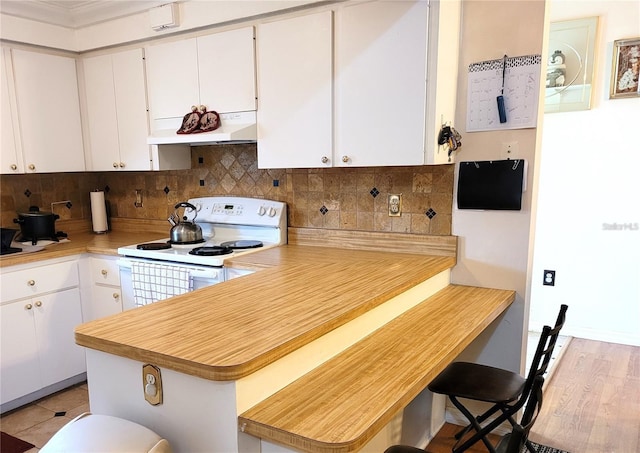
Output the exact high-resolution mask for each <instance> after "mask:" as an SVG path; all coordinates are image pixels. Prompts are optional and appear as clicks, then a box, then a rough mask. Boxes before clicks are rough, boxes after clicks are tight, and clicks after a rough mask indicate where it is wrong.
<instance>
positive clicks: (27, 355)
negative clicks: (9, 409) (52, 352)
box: [0, 300, 41, 404]
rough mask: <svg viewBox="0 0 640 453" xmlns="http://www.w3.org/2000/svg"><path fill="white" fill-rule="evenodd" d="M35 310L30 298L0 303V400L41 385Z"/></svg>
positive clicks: (3, 401) (28, 391)
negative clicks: (0, 383)
mask: <svg viewBox="0 0 640 453" xmlns="http://www.w3.org/2000/svg"><path fill="white" fill-rule="evenodd" d="M34 317H35V310H34V306H33V303H32V302H31V301H29V300H27V301H20V302H13V303H10V304H6V305H3V306H0V325H1V327H2V330H1V331H0V352H1V355H0V356H1V357H2V360H0V374H1V375H2V385H0V403H2V404H4V403H6V402H8V401H12V400H14V399H16V398H19V397H21V396H23V395H26V394H28V393H31V392H35V391H36V390H38V389H40V388H41V380H40V367H39V364H38V342H37V341H36V334H35V329H34V322H35V321H34Z"/></svg>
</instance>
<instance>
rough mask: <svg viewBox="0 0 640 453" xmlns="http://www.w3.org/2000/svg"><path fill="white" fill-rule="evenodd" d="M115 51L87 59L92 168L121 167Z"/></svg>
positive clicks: (101, 169)
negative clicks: (112, 55) (113, 54)
mask: <svg viewBox="0 0 640 453" xmlns="http://www.w3.org/2000/svg"><path fill="white" fill-rule="evenodd" d="M111 58H112V57H111V55H101V56H98V57H91V58H86V59H84V60H83V62H82V63H83V66H84V81H85V90H86V98H87V115H88V116H87V120H88V131H89V146H90V148H89V151H90V154H91V162H92V165H91V169H92V170H93V171H107V170H114V169H117V168H119V163H120V153H119V147H120V145H119V142H118V122H117V114H116V96H115V88H114V84H113V67H112V64H111Z"/></svg>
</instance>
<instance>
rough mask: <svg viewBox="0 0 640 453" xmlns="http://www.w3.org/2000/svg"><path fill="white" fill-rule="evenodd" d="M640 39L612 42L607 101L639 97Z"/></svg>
mask: <svg viewBox="0 0 640 453" xmlns="http://www.w3.org/2000/svg"><path fill="white" fill-rule="evenodd" d="M639 76H640V38H633V39H619V40H617V41H614V42H613V66H612V68H611V88H610V91H609V99H618V98H628V97H636V96H640V83H639V82H638V78H639Z"/></svg>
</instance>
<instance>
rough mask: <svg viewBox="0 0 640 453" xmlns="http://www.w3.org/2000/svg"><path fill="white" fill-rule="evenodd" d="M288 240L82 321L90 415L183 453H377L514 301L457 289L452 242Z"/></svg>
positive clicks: (504, 294)
mask: <svg viewBox="0 0 640 453" xmlns="http://www.w3.org/2000/svg"><path fill="white" fill-rule="evenodd" d="M289 239H290V244H289V245H287V246H282V247H278V248H274V249H268V250H264V251H261V252H257V253H253V254H251V255H249V256H247V257H245V258H237V259H235V260H231V261H230V263H228V264H229V265H230V266H232V267H233V266H236V267H241V268H245V269H247V268H250V269H252V270H256V271H257V272H255V273H253V274H251V275H248V276H244V277H241V278H238V279H234V280H230V281H227V282H225V283H223V284H220V285H215V286H213V287H208V288H203V289H200V290H197V291H194V292H191V293H188V294H185V295H182V296H177V297H174V298H171V299H168V300H165V301H161V302H157V303H155V304H151V305H147V306H144V307H140V308H138V309H135V310H130V311H126V312H123V313H121V314H118V315H115V316H112V317H108V318H104V319H100V320H96V321H92V322H90V323H87V324H83V325H81V326H79V327H78V328H77V329H76V342H77V343H78V344H80V345H82V346H85V347H86V348H87V350H86V355H87V369H88V380H89V396H90V407H91V410H92V411H93V412H95V413H103V414H110V415H115V416H119V417H123V418H126V419H129V420H133V421H136V422H138V423H141V424H143V425H145V426H148V427H149V428H151V429H153V430H154V431H156V432H158V433H160V434H161V435H163V436H164V437H165V438H167V439H168V440H169V442H170V443H171V444H172V446H173V448H174V450H175V451H177V452H198V451H216V452H217V451H219V452H231V451H236V452H238V451H243V452H245V451H255V452H258V451H262V452H265V451H291V450H290V448H293V449H295V450H302V451H313V452H316V451H318V452H319V451H368V450H370V451H374V450H377V451H380V447H381V446H384V445H386V444H387V443H388V442H389V439H391V437H390V434H389V433H390V431H389V430H390V429H392V428H393V426H394V425H393V423H390V422H392V421H393V420H397V417H398V416H402V412H403V411H402V409H403V408H405V406H407V405H408V404H410V403H411V401H412V400H413V399H414V398H415V397H416V396H418V394H419V393H420V392H421V390H422V389H423V388H424V387H426V384H427V383H428V381H429V380H430V379H431V378H433V376H434V375H435V373H437V372H438V371H440V370H441V369H443V368H444V366H446V364H447V363H448V362H450V361H451V360H453V359H455V357H456V356H457V355H458V354H459V353H460V352H461V351H462V350H463V349H464V348H465V347H466V346H467V345H468V344H469V343H471V341H473V339H474V338H475V337H476V336H477V335H478V334H479V333H480V332H481V331H482V330H483V329H485V328H486V327H487V326H488V325H489V324H491V323H492V322H494V321H496V320H498V319H499V318H500V315H501V314H502V312H503V311H504V310H506V308H507V307H508V306H509V305H510V304H511V303H512V302H513V300H514V296H515V295H514V292H513V291H504V290H492V289H485V288H471V287H459V286H455V285H449V281H450V276H449V272H450V269H451V268H452V267H453V266H454V265H455V246H454V247H453V251H452V253H439V254H438V255H428V254H427V255H425V254H423V255H420V254H416V253H412V254H410V253H391V252H390V251H385V252H381V251H373V250H353V249H351V250H349V249H344V248H335V247H314V246H309V245H304V244H305V240H304V238H303V237H297V238H296V235H295V234H294V235H293V236H292V234H291V232H290V238H289ZM292 239H294V240H293V241H292ZM453 240H454V244H455V238H453ZM296 242H297V243H296ZM328 243H329V245H331V241H330V240H329V241H328ZM416 250H419V249H416ZM422 250H428V247H427V248H423V249H422ZM496 322H499V321H496ZM394 337H395V341H390V339H392V338H394ZM383 344H386V345H387V346H388V347H387V348H386V349H385V348H380V347H379V346H380V345H383ZM403 350H404V351H403ZM374 351H377V352H376V353H375V354H374V353H373V352H374ZM408 357H415V360H411V359H408ZM395 360H400V361H401V362H402V365H401V366H398V367H397V368H395V363H394V361H395ZM147 363H149V364H152V365H155V366H157V367H158V368H159V369H160V370H161V380H162V389H163V402H162V404H160V405H156V406H153V405H151V404H149V403H147V402H146V401H145V398H144V392H143V390H144V381H143V375H142V366H143V365H144V364H147ZM398 365H400V363H398ZM394 368H395V369H394ZM332 370H333V371H332ZM336 370H338V371H336ZM407 373H408V374H407ZM385 374H389V376H392V375H394V374H395V376H396V377H399V378H403V377H407V378H409V377H410V376H409V375H411V382H410V383H409V379H396V380H394V379H393V378H385V377H384V376H385ZM405 375H406V376H405ZM360 378H362V380H360ZM381 380H382V381H386V382H390V383H392V386H391V387H387V388H378V387H376V386H377V385H379V384H380V382H381ZM399 381H402V382H399ZM310 382H313V385H309V383H310ZM359 382H360V384H361V385H359ZM376 382H377V384H376ZM394 383H395V384H394ZM396 384H397V385H396ZM305 391H306V392H307V395H306V396H305V395H304V393H305ZM325 395H326V397H325ZM350 395H351V397H349V396H350ZM305 397H306V398H310V400H309V401H315V404H316V405H317V406H316V409H315V410H314V409H312V407H313V405H311V404H308V405H307V406H306V408H307V411H306V412H305V411H304V409H305V407H303V406H302V405H303V404H306V403H303V401H304V398H305ZM363 397H364V398H369V399H370V400H369V401H368V402H367V403H366V404H362V401H363V400H362V398H363ZM300 398H302V399H300ZM335 402H338V403H336V404H333V403H335ZM283 405H284V406H283ZM269 408H273V410H275V411H276V412H277V411H278V410H279V409H278V408H280V410H281V409H282V408H285V409H284V410H285V411H286V412H288V413H289V414H290V415H291V416H292V417H294V418H295V417H297V416H299V417H300V418H299V421H301V422H303V419H304V422H303V425H306V428H305V427H302V428H301V429H298V428H299V427H298V428H295V429H291V430H290V426H288V425H287V426H280V425H279V424H278V423H280V422H282V423H285V425H286V424H287V423H288V422H290V419H287V418H286V417H281V416H278V415H277V413H276V415H275V417H274V413H273V412H272V413H269ZM296 410H297V411H302V412H296ZM438 411H441V412H442V414H434V415H433V416H434V418H437V419H442V417H443V412H444V409H443V408H442V407H441V408H440V409H438ZM428 412H431V411H430V410H429V411H428ZM294 414H298V415H297V416H296V415H294ZM398 414H399V415H398ZM430 416H431V414H430ZM239 417H240V418H239ZM317 420H325V421H326V422H325V424H324V425H319V424H318V423H316V421H317ZM344 420H351V422H348V421H347V422H345V421H344ZM356 420H357V423H356ZM332 421H333V422H332ZM414 422H417V423H418V424H419V423H422V420H416V421H414ZM405 423H411V422H410V421H405ZM314 424H315V425H316V427H318V428H319V427H320V426H323V428H322V429H323V431H324V433H323V434H325V436H324V438H320V437H318V436H316V434H317V433H314V432H313V429H311V430H309V427H310V426H311V425H314ZM416 429H417V428H416ZM422 431H424V428H423V429H422ZM426 435H430V433H426ZM310 436H311V437H310ZM313 436H316V437H313ZM396 436H397V429H396ZM397 440H399V439H397ZM283 445H286V446H287V447H283Z"/></svg>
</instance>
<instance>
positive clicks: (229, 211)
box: [211, 203, 244, 215]
mask: <svg viewBox="0 0 640 453" xmlns="http://www.w3.org/2000/svg"><path fill="white" fill-rule="evenodd" d="M243 209H244V207H243V206H242V205H241V204H234V203H214V204H213V206H212V207H211V213H212V214H222V215H242V211H243Z"/></svg>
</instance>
